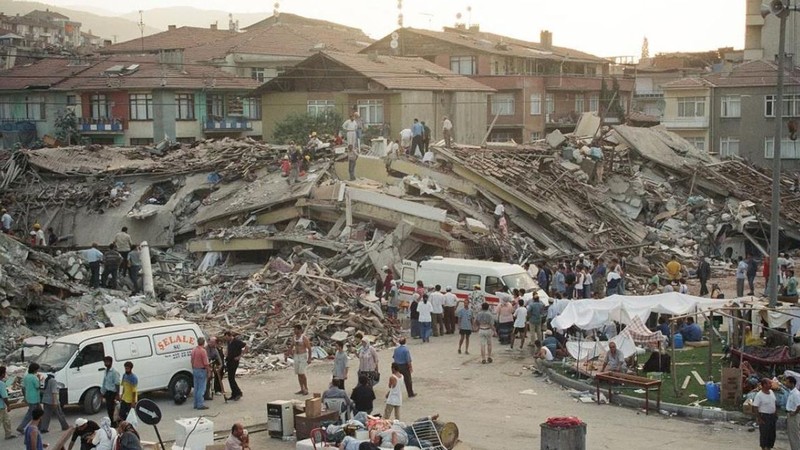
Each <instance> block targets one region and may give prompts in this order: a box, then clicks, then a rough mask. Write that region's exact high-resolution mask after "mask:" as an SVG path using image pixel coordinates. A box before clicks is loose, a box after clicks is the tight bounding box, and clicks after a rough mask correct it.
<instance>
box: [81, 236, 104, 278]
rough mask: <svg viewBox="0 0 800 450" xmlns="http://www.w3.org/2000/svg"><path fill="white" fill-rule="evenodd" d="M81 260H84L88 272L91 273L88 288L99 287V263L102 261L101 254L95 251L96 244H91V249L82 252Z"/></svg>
mask: <svg viewBox="0 0 800 450" xmlns="http://www.w3.org/2000/svg"><path fill="white" fill-rule="evenodd" d="M83 258H84V259H86V264H88V265H89V270H90V271H91V272H92V278H91V279H90V281H89V286H90V287H93V288H97V287H100V261H102V260H103V253H102V252H101V251H100V250H98V249H97V243H96V242H92V248H90V249H87V250H84V251H83Z"/></svg>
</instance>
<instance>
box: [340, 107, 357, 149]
mask: <svg viewBox="0 0 800 450" xmlns="http://www.w3.org/2000/svg"><path fill="white" fill-rule="evenodd" d="M342 131H344V135H345V137H346V138H347V146H348V147H353V148H356V147H357V146H358V137H357V132H358V122H357V121H356V119H355V116H354V115H353V114H350V118H349V119H347V120H345V121H344V123H343V124H342Z"/></svg>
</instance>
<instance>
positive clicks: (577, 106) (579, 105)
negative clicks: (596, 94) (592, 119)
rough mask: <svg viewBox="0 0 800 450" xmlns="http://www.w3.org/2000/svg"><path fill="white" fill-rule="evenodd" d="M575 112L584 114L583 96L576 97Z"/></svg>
mask: <svg viewBox="0 0 800 450" xmlns="http://www.w3.org/2000/svg"><path fill="white" fill-rule="evenodd" d="M575 112H578V113H582V112H583V96H582V95H578V96H577V97H575Z"/></svg>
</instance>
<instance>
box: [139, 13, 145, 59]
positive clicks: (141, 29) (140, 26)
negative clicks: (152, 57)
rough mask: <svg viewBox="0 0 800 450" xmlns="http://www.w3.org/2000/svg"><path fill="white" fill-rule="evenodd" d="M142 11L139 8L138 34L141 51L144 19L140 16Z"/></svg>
mask: <svg viewBox="0 0 800 450" xmlns="http://www.w3.org/2000/svg"><path fill="white" fill-rule="evenodd" d="M142 13H143V11H142V10H141V9H140V10H139V24H138V25H139V36H140V37H141V42H142V53H144V20H143V18H142Z"/></svg>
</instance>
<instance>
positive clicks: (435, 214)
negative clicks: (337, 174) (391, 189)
mask: <svg viewBox="0 0 800 450" xmlns="http://www.w3.org/2000/svg"><path fill="white" fill-rule="evenodd" d="M347 193H348V194H349V195H350V200H351V201H353V202H358V203H364V204H367V205H374V206H380V207H383V208H387V209H391V210H393V211H397V212H400V213H403V214H406V215H410V216H415V217H421V218H424V219H428V220H434V221H437V222H444V221H445V219H447V211H445V210H444V209H441V208H434V207H432V206H425V205H420V204H419V203H416V202H409V201H407V200H401V199H399V198H394V197H391V196H389V195H384V194H381V193H379V192H372V191H365V190H361V189H353V188H348V189H347Z"/></svg>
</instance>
